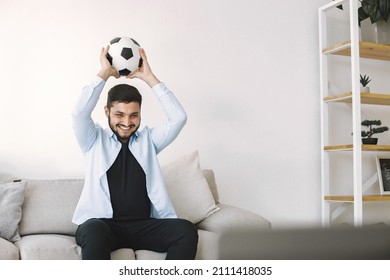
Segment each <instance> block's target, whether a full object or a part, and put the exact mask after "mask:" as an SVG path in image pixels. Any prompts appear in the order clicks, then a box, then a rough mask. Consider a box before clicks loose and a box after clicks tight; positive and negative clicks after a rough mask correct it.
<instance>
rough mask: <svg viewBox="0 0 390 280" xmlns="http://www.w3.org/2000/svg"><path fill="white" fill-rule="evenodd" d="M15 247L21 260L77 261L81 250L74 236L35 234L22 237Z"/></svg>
mask: <svg viewBox="0 0 390 280" xmlns="http://www.w3.org/2000/svg"><path fill="white" fill-rule="evenodd" d="M15 245H16V246H17V247H18V248H19V251H20V258H21V259H22V260H78V259H80V258H81V248H80V247H79V246H78V245H77V244H76V242H75V238H74V236H68V235H61V234H35V235H27V236H23V237H22V239H21V240H20V241H18V242H15Z"/></svg>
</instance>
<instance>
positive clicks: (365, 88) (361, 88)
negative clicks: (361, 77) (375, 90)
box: [360, 87, 370, 93]
mask: <svg viewBox="0 0 390 280" xmlns="http://www.w3.org/2000/svg"><path fill="white" fill-rule="evenodd" d="M360 92H361V93H370V87H360Z"/></svg>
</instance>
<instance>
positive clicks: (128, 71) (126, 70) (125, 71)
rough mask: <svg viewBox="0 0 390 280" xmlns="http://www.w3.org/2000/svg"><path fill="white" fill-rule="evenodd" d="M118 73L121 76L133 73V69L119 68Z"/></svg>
mask: <svg viewBox="0 0 390 280" xmlns="http://www.w3.org/2000/svg"><path fill="white" fill-rule="evenodd" d="M118 73H119V75H121V76H127V75H129V74H130V73H131V71H130V70H129V69H122V70H119V71H118Z"/></svg>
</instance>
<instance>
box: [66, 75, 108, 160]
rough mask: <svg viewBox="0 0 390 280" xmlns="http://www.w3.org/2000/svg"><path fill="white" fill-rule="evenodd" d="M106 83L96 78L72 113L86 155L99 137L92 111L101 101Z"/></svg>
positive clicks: (83, 91)
mask: <svg viewBox="0 0 390 280" xmlns="http://www.w3.org/2000/svg"><path fill="white" fill-rule="evenodd" d="M104 85H105V81H104V80H103V79H102V78H100V77H98V76H96V77H95V78H94V79H93V80H92V82H91V83H90V84H89V85H87V86H85V87H84V88H83V90H82V93H81V95H80V97H79V99H78V101H77V103H76V106H75V107H74V108H73V111H72V125H73V130H74V133H75V136H76V139H77V142H78V144H79V146H80V148H81V150H82V151H83V152H84V153H85V152H87V151H88V150H89V149H90V148H91V147H92V145H93V143H94V142H95V140H96V137H97V128H96V125H95V123H94V121H93V119H92V117H91V114H92V111H93V109H94V108H95V106H96V104H97V102H98V101H99V97H100V94H101V92H102V90H103V87H104Z"/></svg>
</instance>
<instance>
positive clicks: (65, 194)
mask: <svg viewBox="0 0 390 280" xmlns="http://www.w3.org/2000/svg"><path fill="white" fill-rule="evenodd" d="M26 182H27V186H26V194H25V199H24V203H23V207H22V220H21V222H20V224H19V233H20V235H21V236H23V235H28V234H40V233H58V234H67V235H74V233H75V232H76V229H77V226H76V225H75V224H73V223H72V221H71V220H72V216H73V212H74V209H75V208H76V204H77V202H78V200H79V197H80V194H81V190H82V187H83V184H84V180H81V179H80V180H77V179H74V180H26Z"/></svg>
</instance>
